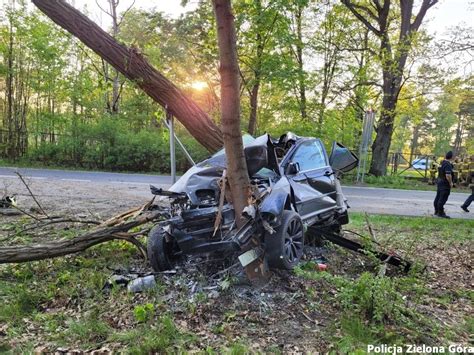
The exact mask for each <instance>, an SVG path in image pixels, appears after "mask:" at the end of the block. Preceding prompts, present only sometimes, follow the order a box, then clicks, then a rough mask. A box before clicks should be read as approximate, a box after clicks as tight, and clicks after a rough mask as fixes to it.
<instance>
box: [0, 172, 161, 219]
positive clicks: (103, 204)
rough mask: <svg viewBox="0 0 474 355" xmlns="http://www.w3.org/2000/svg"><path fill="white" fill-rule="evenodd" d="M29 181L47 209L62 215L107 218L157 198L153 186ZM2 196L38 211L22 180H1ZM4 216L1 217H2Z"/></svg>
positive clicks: (27, 180)
mask: <svg viewBox="0 0 474 355" xmlns="http://www.w3.org/2000/svg"><path fill="white" fill-rule="evenodd" d="M25 181H26V183H27V184H28V186H29V187H30V189H31V191H32V192H33V194H34V195H35V196H36V197H37V199H38V201H39V202H40V203H41V205H42V206H43V207H44V208H45V209H46V210H48V211H54V212H55V213H56V214H60V215H84V216H87V217H94V218H97V219H104V218H107V217H110V216H113V215H114V214H116V213H119V212H123V211H124V210H127V209H130V208H133V207H137V206H140V205H142V204H144V203H146V202H147V201H149V200H150V199H151V198H152V197H153V196H152V195H151V193H150V189H149V187H148V186H147V185H144V184H133V183H127V184H120V183H115V184H106V183H93V184H90V183H87V182H80V181H64V180H42V179H41V180H40V179H29V178H26V177H25ZM1 195H16V199H17V203H18V207H20V208H22V209H24V210H26V211H28V210H30V209H31V208H33V210H35V209H37V208H38V207H37V206H36V204H35V202H34V200H33V199H32V198H31V196H30V194H29V192H28V190H27V188H26V187H25V185H24V184H23V183H22V182H21V181H20V180H19V179H16V178H1V179H0V196H1ZM4 217H5V216H3V217H1V215H0V218H4Z"/></svg>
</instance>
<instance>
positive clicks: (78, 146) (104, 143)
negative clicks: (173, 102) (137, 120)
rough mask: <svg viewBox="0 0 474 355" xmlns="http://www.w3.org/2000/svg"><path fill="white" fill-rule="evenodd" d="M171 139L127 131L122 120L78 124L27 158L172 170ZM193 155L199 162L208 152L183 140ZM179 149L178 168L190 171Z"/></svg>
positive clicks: (111, 167) (157, 133)
mask: <svg viewBox="0 0 474 355" xmlns="http://www.w3.org/2000/svg"><path fill="white" fill-rule="evenodd" d="M168 141H169V137H168V132H167V131H163V130H156V129H155V130H140V131H138V132H133V131H130V130H128V129H127V127H126V125H125V124H124V122H123V121H120V120H114V119H112V118H105V119H102V120H100V121H99V122H97V123H96V124H93V125H86V124H78V125H76V127H74V134H73V135H71V136H63V137H62V139H61V140H60V141H59V142H57V143H56V144H50V143H43V144H40V145H38V147H37V148H35V149H32V150H30V152H29V154H28V159H30V160H31V161H38V162H42V163H43V164H45V165H49V164H53V165H57V164H60V165H64V166H71V167H75V168H77V167H81V168H88V169H105V170H121V171H156V172H162V173H166V172H168V171H169V143H168ZM182 141H183V144H184V145H185V146H186V147H187V149H188V150H189V151H190V152H191V155H192V156H193V157H194V159H196V160H197V161H199V160H200V159H203V158H204V157H205V156H206V154H207V153H206V151H205V150H204V149H203V148H202V147H200V146H199V145H198V144H197V143H196V142H195V141H194V140H192V139H190V138H189V137H185V138H184V139H182ZM176 149H177V168H178V170H180V171H184V170H186V169H187V168H189V163H188V162H187V160H186V158H185V156H184V154H183V153H182V151H181V150H180V148H179V147H177V148H176Z"/></svg>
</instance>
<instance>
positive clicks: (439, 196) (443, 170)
mask: <svg viewBox="0 0 474 355" xmlns="http://www.w3.org/2000/svg"><path fill="white" fill-rule="evenodd" d="M452 160H453V152H451V151H449V152H447V153H446V156H445V160H443V161H442V162H441V164H440V166H439V167H438V180H437V185H438V186H437V190H436V198H435V200H434V208H435V216H438V217H442V218H450V217H449V216H447V215H446V213H445V212H444V205H445V204H446V201H448V197H449V194H450V193H451V187H453V164H452V163H451V162H452Z"/></svg>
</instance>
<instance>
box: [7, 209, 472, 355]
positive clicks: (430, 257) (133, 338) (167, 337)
mask: <svg viewBox="0 0 474 355" xmlns="http://www.w3.org/2000/svg"><path fill="white" fill-rule="evenodd" d="M350 217H351V223H350V224H349V225H347V226H346V229H348V230H352V231H355V232H357V233H359V234H364V235H367V234H368V232H367V225H366V221H365V217H364V215H363V214H361V213H351V216H350ZM369 221H370V224H371V227H372V229H373V230H374V233H375V236H376V238H377V240H378V241H379V242H380V243H381V244H383V245H384V246H385V247H386V248H387V249H388V250H396V251H397V252H398V253H400V254H402V255H403V256H405V257H407V258H409V259H410V260H413V261H415V262H416V265H417V267H414V269H413V271H412V272H410V273H409V274H403V273H402V272H401V271H397V270H392V269H390V270H389V271H388V275H389V276H381V275H380V274H379V272H380V267H381V264H380V262H376V261H374V260H373V259H370V258H369V259H368V258H365V257H362V256H355V255H354V254H352V253H351V252H348V251H346V250H340V249H339V248H338V247H333V248H331V249H330V250H331V253H330V254H329V255H330V258H329V259H328V265H329V268H328V271H327V272H319V271H317V270H316V268H315V267H314V265H312V264H311V262H309V263H306V264H302V265H301V266H300V267H298V269H297V270H296V271H295V273H294V275H293V276H291V278H290V279H289V280H290V285H292V286H291V287H295V286H294V285H295V284H300V285H301V287H302V290H303V293H302V294H299V293H298V291H292V292H290V293H288V294H285V295H283V296H282V297H283V299H284V300H288V299H291V298H292V297H296V298H295V300H294V301H292V303H290V304H292V307H294V306H295V305H296V306H298V307H301V309H303V310H305V312H308V313H310V314H314V315H311V317H313V318H315V319H318V320H319V318H321V319H322V320H324V319H326V321H325V322H326V323H325V326H324V327H323V328H321V330H319V331H318V332H317V333H309V334H312V335H311V336H309V337H308V336H307V335H308V334H306V335H305V336H304V337H302V338H304V339H306V341H308V342H309V344H310V345H309V346H310V349H311V346H314V348H313V349H314V350H318V349H319V348H317V347H318V346H320V345H317V344H326V345H324V347H323V350H325V351H335V352H338V353H364V352H365V351H366V346H367V344H374V343H377V344H380V343H386V344H407V343H412V342H416V343H425V344H431V345H433V344H448V343H450V342H459V341H460V342H462V341H463V339H466V338H467V337H468V335H466V334H472V331H473V328H474V319H473V317H472V314H470V312H469V305H470V304H472V302H473V298H474V293H473V292H472V290H471V288H470V281H469V280H470V278H469V275H468V273H469V272H470V271H469V270H470V269H469V268H468V267H467V266H466V264H468V263H469V258H470V253H469V250H470V248H471V247H472V241H473V237H474V221H471V220H440V219H433V218H424V217H398V216H396V217H395V216H385V215H371V216H369ZM337 258H340V260H341V263H340V264H338V263H337V260H336V259H337ZM137 263H138V265H140V264H141V261H139V260H138V259H137V254H136V251H135V250H134V249H132V248H129V247H124V245H123V243H120V242H111V243H108V244H103V245H99V246H96V247H94V248H92V249H90V250H89V251H87V252H85V253H82V254H81V255H77V256H68V257H63V258H57V259H53V260H45V261H38V262H32V263H24V264H17V265H0V299H1V300H2V301H1V302H0V332H1V333H0V334H2V333H4V334H5V336H3V337H1V336H0V351H10V352H13V353H25V352H26V353H28V352H33V350H34V349H35V348H37V347H38V346H39V345H44V344H48V346H50V349H52V350H54V349H55V347H66V348H68V349H82V350H90V349H97V348H100V347H102V346H108V344H115V345H114V346H115V348H114V349H116V350H117V349H120V351H123V352H126V353H130V354H143V353H151V352H158V353H181V352H187V351H196V350H199V351H201V352H202V353H210V354H213V353H226V354H247V353H251V352H252V349H253V345H252V344H255V343H256V342H259V341H260V340H261V334H260V335H259V334H258V333H256V334H255V333H253V330H252V329H255V327H257V328H258V329H261V330H265V332H273V334H276V333H277V328H276V327H277V326H278V325H279V323H280V322H283V320H282V319H283V318H282V317H284V315H285V314H286V313H285V312H282V313H279V312H280V311H281V310H280V309H279V308H280V307H277V308H276V309H270V310H265V309H264V308H261V307H262V305H258V304H257V305H255V307H254V308H256V311H255V313H252V304H250V305H243V306H241V308H243V309H241V308H239V302H242V300H241V299H240V296H238V295H239V293H238V292H236V294H235V296H232V295H233V291H232V288H233V287H234V286H229V285H227V286H226V288H225V289H226V290H227V293H225V292H226V291H225V290H224V288H222V289H221V292H222V293H224V296H220V297H219V298H218V299H215V300H214V299H209V298H208V297H207V293H206V292H204V291H199V292H196V293H195V294H194V296H193V298H192V299H191V298H189V296H188V294H187V293H186V292H185V290H186V289H187V288H186V287H187V286H186V285H187V284H189V280H187V279H185V278H183V279H181V278H180V276H179V275H176V276H167V277H166V278H164V279H161V278H158V279H157V285H156V288H154V289H152V290H150V291H148V292H146V293H143V294H138V295H134V294H129V293H127V292H126V291H125V290H123V289H120V288H118V287H114V288H112V290H111V291H110V292H104V291H103V290H102V288H103V285H104V283H105V281H106V280H107V279H108V277H109V275H110V274H111V270H110V269H116V268H119V267H120V268H122V269H127V268H129V267H133V266H134V265H137ZM418 266H419V267H418ZM425 267H428V269H427V270H428V271H423V270H424V268H425ZM170 277H171V278H173V280H174V281H173V282H174V285H177V286H175V287H171V286H170V284H169V283H166V284H165V283H164V282H165V280H167V279H169V278H170ZM201 278H204V280H203V281H204V282H205V281H206V280H205V276H202V277H201ZM287 283H288V279H286V278H282V279H281V280H279V281H277V284H279V285H284V284H287ZM262 292H263V291H262ZM225 295H227V296H225ZM258 295H260V291H259V292H258ZM276 295H277V296H278V292H276ZM282 302H283V301H282ZM219 305H220V306H219ZM263 305H264V304H263ZM206 307H207V308H206ZM219 307H221V308H222V309H220V308H219ZM282 307H283V308H285V307H287V306H282ZM283 311H284V309H283ZM311 312H312V313H311ZM242 314H244V316H242ZM262 314H263V315H265V314H266V315H267V316H268V317H269V318H264V319H269V320H268V321H258V319H260V318H259V317H262ZM296 314H299V313H296ZM203 317H204V318H203ZM247 318H248V320H247ZM199 319H206V321H201V323H199V322H198V320H199ZM253 319H257V321H255V320H253ZM272 319H273V321H272ZM239 321H240V322H244V323H239ZM252 322H256V323H255V324H253V323H252ZM291 322H292V323H291V324H295V322H307V320H306V319H305V318H302V319H299V320H298V318H294V319H292V320H291ZM207 323H209V324H208V325H207ZM252 324H253V325H252ZM252 327H254V328H252ZM247 328H248V329H247ZM267 328H268V329H267ZM309 328H310V330H309V331H312V330H311V326H309ZM300 329H305V328H300ZM246 332H247V333H246ZM203 334H211V335H208V336H207V337H206V338H203ZM237 334H238V336H236V335H237ZM284 334H286V333H284ZM285 336H286V335H285ZM246 337H247V339H246ZM252 337H253V338H252ZM206 339H207V340H206ZM209 339H214V340H212V341H210V340H209ZM243 339H245V341H244V340H243ZM284 339H286V340H282V339H276V340H272V345H271V346H273V348H270V347H268V348H265V349H266V350H267V351H272V352H277V353H278V352H280V351H282V350H281V349H280V348H278V347H275V346H276V345H275V344H279V343H278V342H282V341H290V340H291V339H288V338H284ZM276 342H277V343H276ZM311 344H313V345H311Z"/></svg>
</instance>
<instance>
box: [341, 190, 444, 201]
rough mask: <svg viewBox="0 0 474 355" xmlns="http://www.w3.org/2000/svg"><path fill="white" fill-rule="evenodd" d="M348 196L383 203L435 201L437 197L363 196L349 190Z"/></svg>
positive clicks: (346, 194)
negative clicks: (350, 192) (352, 193)
mask: <svg viewBox="0 0 474 355" xmlns="http://www.w3.org/2000/svg"><path fill="white" fill-rule="evenodd" d="M345 196H346V197H349V198H360V199H361V200H364V199H368V200H380V202H381V203H383V202H384V201H387V200H388V201H398V202H433V200H434V198H435V194H433V197H432V198H430V199H425V198H417V199H410V198H400V197H398V198H397V197H380V196H363V195H351V194H348V193H347V192H346V193H345Z"/></svg>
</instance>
